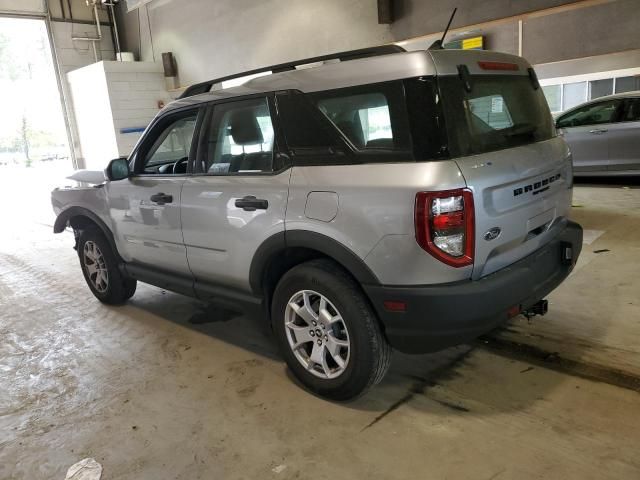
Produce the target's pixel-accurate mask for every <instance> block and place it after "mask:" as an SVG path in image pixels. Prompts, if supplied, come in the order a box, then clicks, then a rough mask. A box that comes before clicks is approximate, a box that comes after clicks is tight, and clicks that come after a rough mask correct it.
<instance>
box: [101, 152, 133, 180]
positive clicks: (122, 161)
mask: <svg viewBox="0 0 640 480" xmlns="http://www.w3.org/2000/svg"><path fill="white" fill-rule="evenodd" d="M130 175H131V172H130V171H129V162H128V161H127V158H126V157H120V158H116V159H115V160H111V161H110V162H109V165H107V168H106V169H105V171H104V176H105V177H106V178H107V180H109V181H111V182H113V181H117V180H124V179H125V178H129V176H130Z"/></svg>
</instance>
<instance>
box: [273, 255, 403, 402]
mask: <svg viewBox="0 0 640 480" xmlns="http://www.w3.org/2000/svg"><path fill="white" fill-rule="evenodd" d="M272 322H273V327H274V331H275V333H276V336H277V339H278V343H279V345H280V349H281V351H282V354H283V356H284V358H285V361H286V362H287V365H288V366H289V368H290V369H291V371H292V372H293V373H294V374H295V376H296V377H297V378H298V379H299V380H300V382H302V383H303V384H304V385H305V386H306V387H307V388H309V389H310V390H312V391H313V392H315V393H317V394H319V395H322V396H324V397H327V398H331V399H333V400H348V399H352V398H355V397H357V396H359V395H361V394H362V393H364V392H365V391H366V390H368V389H369V388H370V387H371V386H373V385H375V384H376V383H378V382H379V381H380V380H381V379H382V378H383V376H384V374H385V373H386V371H387V369H388V368H389V364H390V361H391V347H390V346H389V345H388V343H387V341H386V339H385V338H384V335H383V334H382V332H381V330H380V326H379V324H378V320H377V318H376V316H375V313H374V312H373V310H372V309H371V307H370V306H369V303H368V301H367V299H366V298H365V296H364V294H363V293H362V291H361V290H360V287H359V286H358V284H357V283H356V282H355V281H354V280H353V279H352V278H351V276H350V275H348V274H347V273H346V272H345V271H344V270H343V269H342V268H340V267H339V266H338V265H336V264H335V263H333V262H331V261H328V260H313V261H310V262H307V263H304V264H301V265H298V266H296V267H294V268H293V269H291V270H290V271H289V272H287V273H286V274H285V275H284V277H283V278H282V280H281V281H280V283H279V284H278V286H277V288H276V291H275V293H274V298H273V305H272Z"/></svg>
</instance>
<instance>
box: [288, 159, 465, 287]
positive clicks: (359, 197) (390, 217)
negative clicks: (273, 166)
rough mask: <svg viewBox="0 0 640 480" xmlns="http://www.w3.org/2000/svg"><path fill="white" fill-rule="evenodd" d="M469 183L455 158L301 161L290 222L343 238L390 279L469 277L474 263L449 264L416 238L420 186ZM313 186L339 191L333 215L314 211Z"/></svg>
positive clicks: (407, 281) (381, 275) (406, 281)
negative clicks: (463, 265)
mask: <svg viewBox="0 0 640 480" xmlns="http://www.w3.org/2000/svg"><path fill="white" fill-rule="evenodd" d="M464 186H465V183H464V179H463V177H462V175H461V173H460V171H459V169H458V167H457V165H456V163H455V162H453V161H433V162H419V163H380V164H365V165H330V166H298V167H294V168H293V172H292V176H291V183H290V190H289V202H288V205H287V213H286V220H285V225H286V229H287V231H288V232H289V231H294V230H306V231H312V232H315V233H320V234H323V235H326V236H328V237H330V238H332V239H334V240H336V241H338V242H339V243H341V244H342V245H344V246H345V247H347V248H348V249H349V250H351V251H352V252H353V253H355V254H356V255H357V256H358V257H359V258H361V259H362V260H364V262H365V263H366V264H367V266H368V267H369V268H370V269H371V270H372V271H373V273H374V274H375V275H376V276H377V277H378V279H379V281H380V282H381V283H382V284H385V285H420V284H431V283H444V282H452V281H457V280H463V279H465V278H469V277H470V275H471V267H466V268H453V267H449V266H447V265H445V264H443V263H442V262H440V261H438V260H436V259H435V258H433V257H432V256H431V255H429V254H428V253H427V252H425V251H424V250H422V249H421V248H420V247H419V246H418V244H417V243H416V240H415V227H414V205H415V196H416V193H417V192H419V191H424V190H446V189H454V188H463V187H464ZM311 192H334V193H335V197H334V198H336V201H337V204H338V205H337V213H336V215H335V217H333V218H332V219H330V221H324V220H318V219H315V218H310V217H309V216H308V214H309V212H310V211H312V210H313V209H309V208H308V207H307V202H308V199H309V198H313V197H314V195H312V196H311V197H310V193H311ZM332 197H333V196H332ZM325 198H326V197H325ZM325 207H326V206H325ZM327 218H329V217H327Z"/></svg>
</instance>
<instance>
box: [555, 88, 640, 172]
mask: <svg viewBox="0 0 640 480" xmlns="http://www.w3.org/2000/svg"><path fill="white" fill-rule="evenodd" d="M556 128H557V129H558V133H559V134H560V135H563V136H564V139H565V141H566V142H567V143H568V144H569V147H570V148H571V153H572V154H573V171H574V174H575V175H577V176H580V175H584V176H587V175H640V91H635V92H626V93H622V94H617V95H608V96H606V97H600V98H598V99H596V100H591V101H590V102H587V103H583V104H581V105H578V106H577V107H574V108H572V109H571V110H569V111H567V112H565V113H563V114H562V115H560V116H559V117H558V118H557V119H556Z"/></svg>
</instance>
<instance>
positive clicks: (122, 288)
mask: <svg viewBox="0 0 640 480" xmlns="http://www.w3.org/2000/svg"><path fill="white" fill-rule="evenodd" d="M78 256H79V257H80V267H81V268H82V273H83V275H84V279H85V280H86V282H87V285H88V286H89V288H90V289H91V292H92V293H93V295H94V296H95V297H96V298H97V299H98V300H100V301H101V302H103V303H107V304H109V305H119V304H122V303H124V302H125V301H127V300H128V299H129V298H131V297H132V296H133V294H134V293H135V291H136V285H137V282H136V280H135V279H132V278H130V277H127V276H126V275H124V274H123V273H122V272H121V271H120V269H119V266H118V261H117V259H116V256H115V254H114V252H113V250H112V249H111V246H110V245H109V242H108V241H107V239H106V238H105V236H104V234H103V233H102V232H101V231H100V230H98V229H97V228H87V229H86V230H83V231H82V232H80V236H79V237H78Z"/></svg>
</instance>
